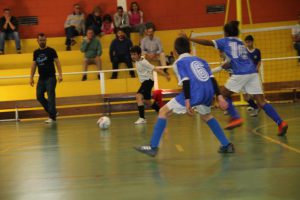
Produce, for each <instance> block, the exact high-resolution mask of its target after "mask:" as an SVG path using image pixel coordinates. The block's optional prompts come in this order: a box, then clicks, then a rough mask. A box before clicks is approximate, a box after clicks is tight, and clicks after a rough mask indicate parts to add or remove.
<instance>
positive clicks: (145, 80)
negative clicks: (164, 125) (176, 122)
mask: <svg viewBox="0 0 300 200" xmlns="http://www.w3.org/2000/svg"><path fill="white" fill-rule="evenodd" d="M130 54H131V58H132V60H133V61H135V67H136V71H137V74H138V77H139V80H140V82H141V87H140V88H139V90H138V91H137V94H136V102H137V105H138V110H139V119H138V120H137V121H136V122H135V124H145V123H146V119H145V105H144V104H146V105H148V106H151V108H153V109H154V110H155V111H156V112H158V111H159V109H160V107H159V104H158V102H156V101H154V102H153V103H152V102H151V91H152V88H153V85H154V80H153V71H156V72H157V73H159V74H161V75H163V76H164V77H166V79H167V80H168V81H169V80H170V76H169V75H168V74H167V73H165V72H164V71H163V70H160V69H158V68H156V67H155V66H153V65H152V64H150V63H149V62H148V61H147V60H146V59H145V58H144V57H143V56H142V50H141V48H140V47H139V46H133V47H132V48H131V49H130Z"/></svg>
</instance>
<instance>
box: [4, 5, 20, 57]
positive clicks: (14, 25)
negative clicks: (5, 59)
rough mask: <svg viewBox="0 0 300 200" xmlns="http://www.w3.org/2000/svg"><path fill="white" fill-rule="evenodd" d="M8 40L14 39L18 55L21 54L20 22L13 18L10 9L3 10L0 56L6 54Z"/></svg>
mask: <svg viewBox="0 0 300 200" xmlns="http://www.w3.org/2000/svg"><path fill="white" fill-rule="evenodd" d="M6 39H14V40H15V43H16V50H17V53H21V42H20V35H19V32H18V20H17V18H16V17H14V16H11V12H10V9H9V8H5V9H4V10H3V17H1V18H0V54H4V46H5V40H6Z"/></svg>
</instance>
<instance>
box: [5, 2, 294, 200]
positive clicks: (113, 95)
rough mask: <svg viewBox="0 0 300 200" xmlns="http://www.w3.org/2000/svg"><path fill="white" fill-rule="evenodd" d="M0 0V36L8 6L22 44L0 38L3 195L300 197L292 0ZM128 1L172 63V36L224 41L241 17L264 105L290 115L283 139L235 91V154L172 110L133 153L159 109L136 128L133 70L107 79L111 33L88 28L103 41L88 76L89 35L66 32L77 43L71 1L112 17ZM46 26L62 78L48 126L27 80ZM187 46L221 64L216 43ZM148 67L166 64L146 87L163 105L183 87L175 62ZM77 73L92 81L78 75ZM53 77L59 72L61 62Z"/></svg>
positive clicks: (221, 78)
mask: <svg viewBox="0 0 300 200" xmlns="http://www.w3.org/2000/svg"><path fill="white" fill-rule="evenodd" d="M0 2H1V3H0V12H2V11H3V16H2V14H1V15H0V17H3V20H4V21H3V23H4V24H3V27H0V36H1V33H2V32H5V31H4V29H5V27H6V26H11V25H10V23H9V22H8V21H9V19H11V18H12V17H7V16H6V15H5V12H7V11H10V12H11V15H12V16H15V17H16V19H17V20H18V25H17V28H16V29H15V31H16V30H17V31H18V32H19V35H20V44H21V49H17V50H20V52H19V51H16V46H15V41H14V40H13V39H12V38H6V39H5V41H4V45H5V49H1V44H0V51H1V52H2V54H1V55H0V200H2V199H3V200H34V199H43V200H48V199H49V200H58V199H61V200H77V199H78V200H82V199H86V200H89V199H105V200H106V199H109V200H110V199H112V200H118V199H122V200H123V199H125V200H127V199H128V200H133V199H149V200H156V199H157V200H164V199H172V200H177V199H205V200H213V199H221V200H223V199H224V200H238V199H243V200H283V199H284V200H297V199H300V194H299V186H300V135H299V129H300V123H299V122H300V104H299V101H300V55H299V54H298V53H299V52H300V1H299V0H289V1H284V0H277V1H271V0H265V1H257V0H207V1H197V0H188V1H179V0H173V1H171V0H165V1H159V0H151V1H142V0H137V1H131V0H127V1H126V0H117V1H116V0H113V1H112V0H81V1H76V0H65V1H58V0H53V1H51V2H44V1H43V2H42V1H38V0H26V1H25V0H20V1H9V0H4V1H0ZM133 2H135V3H137V5H138V6H139V9H140V11H142V12H143V24H146V23H147V22H151V24H154V25H155V36H156V37H158V38H159V39H160V41H161V44H162V46H163V52H164V53H165V55H166V57H167V58H168V59H169V61H170V57H173V55H174V56H175V58H174V59H177V56H176V55H175V53H174V41H175V39H176V38H177V37H178V36H179V34H180V33H182V32H185V33H186V34H187V35H188V37H190V38H198V39H209V40H216V39H219V38H223V37H224V34H223V25H224V24H226V23H228V22H230V21H232V20H238V21H240V26H239V29H240V35H239V38H240V39H241V40H243V41H244V39H245V37H246V36H248V35H251V36H252V37H253V38H254V46H255V48H258V49H259V50H260V51H261V64H260V67H259V72H258V73H259V76H260V80H261V83H262V88H263V90H264V93H265V97H266V99H267V102H268V103H270V104H272V105H273V107H274V108H275V109H276V111H277V112H278V113H279V114H280V116H281V117H282V118H283V119H284V121H285V122H287V123H288V130H287V133H286V134H285V135H284V136H278V135H277V131H278V130H277V129H278V127H277V125H276V124H275V123H274V122H273V121H272V120H271V119H270V118H269V117H268V116H267V115H266V114H265V113H264V111H263V110H262V109H259V110H258V113H257V115H255V116H254V115H253V110H251V109H250V108H249V106H248V103H247V102H246V100H245V97H244V96H243V94H242V93H240V94H235V95H234V96H233V98H232V99H233V101H234V105H235V106H236V108H237V110H238V112H239V114H240V116H241V117H242V118H243V120H244V122H243V124H242V126H239V127H236V128H234V129H232V130H224V132H225V135H226V136H227V138H228V139H229V140H230V141H231V142H232V143H233V144H234V146H235V152H234V153H228V154H220V153H218V148H219V147H220V143H219V142H218V140H217V139H216V137H215V136H214V135H213V134H212V132H211V130H210V129H209V127H208V126H207V125H206V123H205V122H203V121H201V118H200V116H199V115H197V114H196V115H194V116H188V115H173V116H172V117H170V119H169V120H168V122H167V127H166V129H165V131H164V133H163V136H162V139H161V142H160V145H159V151H158V154H157V155H156V156H155V157H149V156H147V155H143V154H141V153H139V152H137V151H136V150H135V149H134V147H136V146H137V145H149V142H150V139H151V136H152V132H153V129H154V126H155V124H156V120H157V113H156V112H154V111H152V110H151V108H148V107H147V108H146V119H147V122H146V123H145V124H138V125H135V124H134V122H135V121H136V119H137V118H138V110H137V102H136V93H137V91H138V89H139V87H140V82H139V79H138V77H135V78H132V77H130V74H129V73H128V71H130V70H133V71H135V73H136V70H135V69H128V68H127V66H126V65H125V64H124V63H121V64H120V65H119V69H117V70H115V71H118V73H119V74H118V78H116V79H112V78H111V76H112V72H113V67H112V59H111V57H110V56H111V43H112V41H113V40H114V39H115V38H116V36H115V34H113V33H111V34H102V33H100V34H99V35H98V36H95V38H97V39H98V40H99V41H100V43H101V46H102V54H101V56H100V59H101V61H102V69H101V70H100V71H98V70H97V68H96V65H94V64H92V65H90V66H89V68H88V72H84V71H83V67H82V65H83V61H84V53H82V51H81V49H82V48H81V47H82V46H81V45H82V43H83V42H84V41H85V40H86V37H85V36H82V34H79V36H75V37H74V38H72V46H71V48H72V49H71V51H70V50H67V49H66V43H65V42H66V32H65V29H64V23H65V20H66V18H67V16H68V15H69V14H71V15H72V11H73V6H74V8H75V9H76V8H77V7H79V6H80V9H81V13H84V16H85V19H86V18H87V16H88V14H89V13H92V12H93V10H95V9H94V8H95V7H96V6H98V7H99V8H100V10H101V11H100V16H101V17H103V16H104V15H106V14H109V15H111V16H112V18H113V20H115V18H114V17H115V16H114V15H116V14H117V13H116V12H118V11H117V7H120V6H122V8H123V9H124V13H127V12H130V11H132V12H133V10H131V9H132V8H131V5H132V4H133ZM118 10H119V8H118ZM140 11H139V13H140ZM74 12H75V11H74ZM115 13H116V14H115ZM1 23H2V22H1V19H0V25H2V24H1ZM102 23H104V22H103V21H102ZM115 26H116V24H115ZM11 27H12V26H11ZM115 28H116V27H115ZM12 29H13V28H12ZM297 31H298V32H297ZM41 32H43V33H44V34H45V35H46V38H47V46H49V47H51V48H53V49H55V50H56V52H57V55H58V59H59V61H60V63H61V68H62V82H60V83H58V82H57V85H56V97H55V98H56V108H57V113H56V115H57V116H56V117H55V118H56V119H55V120H54V121H51V123H45V120H47V118H48V115H47V112H45V110H44V109H43V107H42V106H41V104H40V103H39V101H38V100H37V93H36V92H37V90H36V87H37V84H38V83H39V81H40V77H39V72H40V71H39V72H38V69H37V70H36V73H35V75H34V79H33V80H34V81H33V83H34V85H33V87H31V86H30V83H31V82H30V76H31V71H30V70H31V68H32V65H33V62H34V61H33V59H35V58H34V52H35V50H36V49H39V48H42V47H41V46H39V43H38V41H37V35H38V34H39V33H41ZM145 34H146V31H145ZM87 37H88V36H87ZM143 37H146V35H139V33H137V32H131V33H130V40H131V41H132V43H133V45H141V43H142V41H143V40H142V38H143ZM38 39H39V36H38ZM0 40H1V37H0ZM0 43H1V41H0ZM297 44H299V46H297ZM297 48H298V49H297ZM297 50H298V51H297ZM171 52H172V53H171ZM191 54H192V55H194V56H198V57H200V58H202V59H204V60H206V61H207V62H208V63H209V65H210V67H211V69H214V68H216V67H219V66H220V65H221V64H222V63H223V62H224V60H223V59H222V58H221V57H220V53H219V51H218V50H217V49H214V48H212V47H205V46H200V45H198V44H196V43H191ZM133 64H134V63H133ZM151 64H153V65H155V66H158V67H159V68H161V69H165V68H167V69H168V71H167V72H168V73H169V74H170V77H171V80H170V81H167V80H166V79H165V78H164V77H163V76H161V75H159V74H158V73H156V72H153V77H154V87H153V90H152V91H153V94H154V95H153V96H155V91H161V92H162V97H163V102H164V103H167V102H168V101H169V100H170V99H172V98H173V97H175V96H176V95H177V94H178V93H180V92H181V90H182V88H181V87H180V86H178V80H177V76H176V74H175V72H174V71H173V69H172V68H173V67H172V64H169V65H167V66H162V65H161V63H160V62H159V61H151ZM39 70H40V68H39ZM84 74H87V77H88V78H87V80H84V81H83V80H82V76H83V75H84ZM98 75H99V79H98ZM56 76H57V79H59V73H58V71H57V70H56ZM214 76H215V78H216V80H217V81H218V83H219V85H220V88H221V89H222V87H224V85H225V84H226V81H227V80H228V79H229V78H230V75H229V73H228V71H226V70H222V71H220V72H219V73H216V74H214ZM194 92H197V91H191V93H194ZM47 97H48V95H46V98H47ZM154 98H155V97H154ZM211 108H212V114H213V115H214V116H215V118H216V119H217V120H218V122H219V123H220V125H221V127H222V128H224V127H225V126H226V125H227V124H228V121H229V116H228V114H227V113H225V112H224V111H223V110H221V109H220V108H219V106H218V103H217V102H216V101H214V102H213V104H212V106H211ZM103 116H107V117H109V119H110V122H111V124H110V126H109V128H107V129H101V128H100V127H99V124H97V121H98V120H99V118H101V117H103Z"/></svg>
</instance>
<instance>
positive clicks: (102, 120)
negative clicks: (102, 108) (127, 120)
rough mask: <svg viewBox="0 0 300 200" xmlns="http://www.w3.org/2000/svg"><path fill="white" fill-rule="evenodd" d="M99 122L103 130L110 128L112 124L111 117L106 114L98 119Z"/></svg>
mask: <svg viewBox="0 0 300 200" xmlns="http://www.w3.org/2000/svg"><path fill="white" fill-rule="evenodd" d="M97 124H98V126H99V128H101V129H103V130H104V129H108V128H109V126H110V119H109V117H106V116H104V117H100V119H99V120H98V121H97Z"/></svg>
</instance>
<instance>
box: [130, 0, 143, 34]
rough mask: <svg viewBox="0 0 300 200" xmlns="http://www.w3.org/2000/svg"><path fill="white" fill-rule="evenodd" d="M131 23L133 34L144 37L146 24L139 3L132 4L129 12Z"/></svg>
mask: <svg viewBox="0 0 300 200" xmlns="http://www.w3.org/2000/svg"><path fill="white" fill-rule="evenodd" d="M128 15H129V22H130V27H131V32H138V33H139V34H140V36H143V35H144V32H145V24H144V17H143V16H144V14H143V12H142V11H141V10H140V8H139V5H138V3H137V2H132V3H131V6H130V11H129V12H128Z"/></svg>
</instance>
